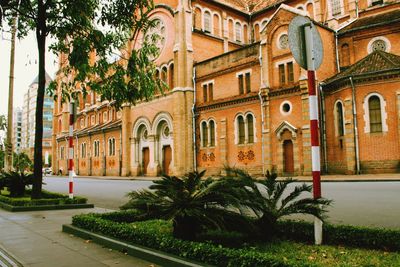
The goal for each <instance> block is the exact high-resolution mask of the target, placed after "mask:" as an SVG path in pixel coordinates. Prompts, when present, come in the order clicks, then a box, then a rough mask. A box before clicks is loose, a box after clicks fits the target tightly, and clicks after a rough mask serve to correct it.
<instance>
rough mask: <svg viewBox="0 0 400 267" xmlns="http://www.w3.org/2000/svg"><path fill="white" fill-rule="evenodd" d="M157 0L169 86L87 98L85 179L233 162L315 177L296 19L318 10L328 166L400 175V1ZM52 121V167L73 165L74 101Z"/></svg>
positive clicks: (80, 138)
mask: <svg viewBox="0 0 400 267" xmlns="http://www.w3.org/2000/svg"><path fill="white" fill-rule="evenodd" d="M155 2H156V4H157V5H156V9H155V10H154V11H153V12H152V14H151V17H152V18H154V19H156V20H158V23H157V27H156V29H154V30H155V31H157V32H158V33H159V34H160V35H161V36H162V38H161V43H160V56H159V57H158V58H157V59H156V63H157V65H158V66H159V75H160V79H163V80H164V81H165V82H167V83H168V84H169V87H170V88H169V90H168V91H167V92H166V94H165V95H163V96H156V97H154V99H153V100H151V101H149V102H145V103H139V104H138V105H136V106H125V107H123V109H122V110H120V111H117V110H115V109H114V107H113V105H112V102H111V103H110V102H107V101H106V102H100V101H99V99H98V97H97V96H96V95H95V94H94V93H92V94H91V95H90V96H89V97H88V98H87V99H86V103H83V102H84V101H83V100H82V101H80V103H83V104H82V105H81V107H80V110H79V116H78V120H77V122H76V125H75V128H76V129H77V130H76V143H78V145H77V149H76V151H75V157H76V163H75V166H77V167H76V171H77V173H78V174H81V175H121V176H137V175H159V174H161V173H169V174H176V175H180V174H183V173H185V172H187V171H190V170H193V169H207V171H208V174H219V173H220V172H221V171H223V168H224V165H230V166H236V167H242V168H245V169H247V170H248V171H250V172H251V173H255V174H261V173H263V172H265V171H266V170H272V169H274V170H276V171H277V172H278V173H280V174H287V175H308V174H310V173H311V145H310V127H309V110H308V109H309V108H308V88H307V80H306V72H305V71H304V70H302V69H301V68H300V67H299V65H298V64H297V63H296V62H295V60H294V59H293V57H292V54H291V52H290V50H289V47H288V25H289V23H290V21H291V20H292V19H293V18H294V17H295V16H308V17H310V18H311V19H312V20H313V22H314V24H315V25H316V27H317V30H318V31H319V33H320V35H321V38H322V41H323V53H324V57H323V62H322V65H321V67H320V68H319V69H318V70H317V72H316V78H317V82H318V88H319V90H318V91H319V92H320V93H319V98H320V109H319V114H320V121H321V124H320V126H321V127H320V136H321V164H322V170H323V171H325V172H328V173H348V174H350V173H358V172H362V173H368V172H397V171H398V170H399V168H400V153H399V152H400V151H399V149H400V138H399V135H400V125H399V122H400V80H399V76H400V59H399V58H400V42H399V41H400V39H399V38H400V35H399V33H400V1H386V0H383V1H382V0H378V1H376V0H360V1H352V0H323V1H310V0H308V1H305V0H302V1H299V0H295V1H283V2H282V1H272V0H269V1H261V0H209V1H203V0H196V1H187V0H164V1H155ZM54 116H55V117H56V118H57V120H56V121H55V125H54V127H53V128H54V129H56V130H55V133H54V138H53V144H54V145H53V150H54V152H53V155H58V157H54V161H55V162H54V163H55V164H53V166H54V168H60V167H62V168H63V169H64V170H66V169H67V168H66V159H65V155H64V157H62V156H63V153H65V151H66V148H65V145H66V141H65V136H66V133H67V129H68V127H67V126H68V125H67V122H68V120H67V119H68V112H67V109H66V106H65V105H64V106H63V105H61V104H59V103H58V104H57V105H56V108H55V110H54ZM57 129H58V130H57ZM63 151H64V152H63Z"/></svg>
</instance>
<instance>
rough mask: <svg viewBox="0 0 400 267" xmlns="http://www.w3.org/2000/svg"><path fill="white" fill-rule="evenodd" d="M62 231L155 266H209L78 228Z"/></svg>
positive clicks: (70, 227)
mask: <svg viewBox="0 0 400 267" xmlns="http://www.w3.org/2000/svg"><path fill="white" fill-rule="evenodd" d="M62 231H63V232H65V233H68V234H73V235H75V236H77V237H80V238H84V239H91V240H93V242H95V243H97V244H100V245H103V246H106V247H109V248H112V249H114V250H119V251H122V252H126V253H127V254H129V255H131V256H134V257H137V258H140V259H143V260H147V261H150V262H153V263H155V264H157V265H161V266H170V267H207V266H211V265H206V264H201V263H197V262H193V261H188V260H186V259H183V258H180V257H177V256H174V255H171V254H167V253H163V252H160V251H157V250H153V249H149V248H146V247H142V246H139V245H132V244H129V243H125V242H123V241H120V240H117V239H113V238H110V237H106V236H103V235H99V234H95V233H93V232H90V231H87V230H84V229H82V228H78V227H75V226H72V225H69V224H68V225H67V224H63V226H62Z"/></svg>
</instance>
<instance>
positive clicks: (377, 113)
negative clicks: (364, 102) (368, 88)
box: [368, 95, 382, 133]
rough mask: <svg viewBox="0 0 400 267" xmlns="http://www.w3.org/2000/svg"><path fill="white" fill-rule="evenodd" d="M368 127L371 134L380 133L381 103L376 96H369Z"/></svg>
mask: <svg viewBox="0 0 400 267" xmlns="http://www.w3.org/2000/svg"><path fill="white" fill-rule="evenodd" d="M368 108H369V125H370V129H371V133H379V132H382V116H381V101H380V99H379V97H378V96H375V95H374V96H371V97H370V98H369V99H368Z"/></svg>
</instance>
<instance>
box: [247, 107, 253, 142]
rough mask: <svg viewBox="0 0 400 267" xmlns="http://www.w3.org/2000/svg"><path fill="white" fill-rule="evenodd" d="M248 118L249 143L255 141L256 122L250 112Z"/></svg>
mask: <svg viewBox="0 0 400 267" xmlns="http://www.w3.org/2000/svg"><path fill="white" fill-rule="evenodd" d="M246 119H247V134H248V138H247V142H248V143H254V122H253V115H251V114H248V115H247V116H246Z"/></svg>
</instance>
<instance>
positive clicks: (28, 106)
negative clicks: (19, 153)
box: [21, 73, 54, 158]
mask: <svg viewBox="0 0 400 267" xmlns="http://www.w3.org/2000/svg"><path fill="white" fill-rule="evenodd" d="M38 81H39V76H37V77H36V78H35V79H34V80H33V82H32V83H31V85H30V86H29V88H28V91H27V92H26V93H25V94H24V105H23V109H22V133H21V139H22V143H21V148H22V150H23V151H24V152H26V153H27V154H28V155H29V156H30V158H33V152H34V147H35V131H36V123H35V118H36V99H37V90H38ZM50 82H51V78H50V76H49V75H48V74H47V73H46V87H47V86H48V85H49V83H50ZM53 108H54V100H53V98H52V97H51V96H49V95H47V94H45V97H44V103H43V147H42V149H43V156H44V157H45V155H51V151H52V149H51V137H52V134H53V129H52V126H53Z"/></svg>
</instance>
